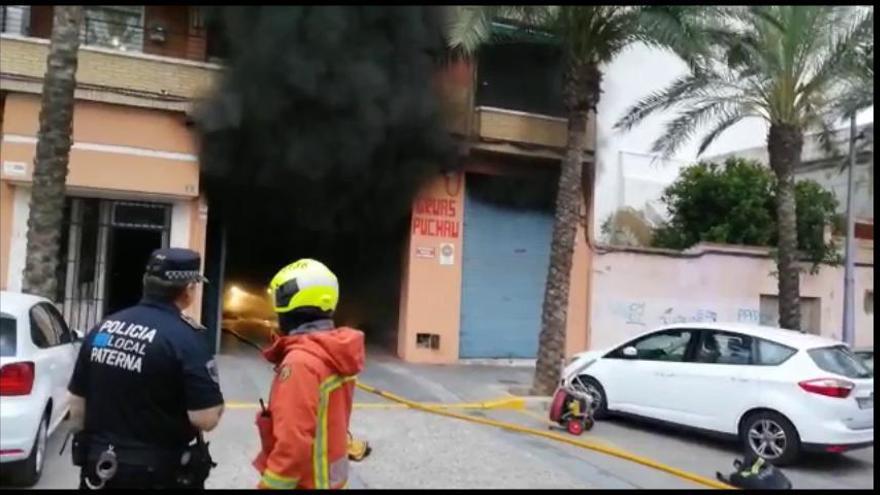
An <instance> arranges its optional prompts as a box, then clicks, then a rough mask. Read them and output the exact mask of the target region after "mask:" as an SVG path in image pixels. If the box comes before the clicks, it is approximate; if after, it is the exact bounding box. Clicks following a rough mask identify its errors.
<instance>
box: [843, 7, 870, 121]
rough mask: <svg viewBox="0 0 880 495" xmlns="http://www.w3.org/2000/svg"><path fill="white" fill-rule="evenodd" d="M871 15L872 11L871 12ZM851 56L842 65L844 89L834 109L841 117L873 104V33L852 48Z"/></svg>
mask: <svg viewBox="0 0 880 495" xmlns="http://www.w3.org/2000/svg"><path fill="white" fill-rule="evenodd" d="M871 16H873V11H872V12H871ZM853 55H854V56H853V57H848V62H849V64H848V65H847V66H846V67H844V69H843V71H842V73H843V74H842V75H843V77H844V81H843V82H844V89H843V90H842V93H843V94H842V95H841V96H840V99H839V100H838V101H837V102H836V104H835V109H836V110H837V112H838V113H839V114H840V115H841V116H843V117H849V116H850V115H852V114H854V113H857V112H859V111H861V110H864V109H866V108H868V107H870V106H871V105H873V104H874V33H873V30H872V31H871V33H870V37H868V36H866V37H865V39H863V40H862V42H861V43H859V44H857V45H856V46H855V48H854V52H853Z"/></svg>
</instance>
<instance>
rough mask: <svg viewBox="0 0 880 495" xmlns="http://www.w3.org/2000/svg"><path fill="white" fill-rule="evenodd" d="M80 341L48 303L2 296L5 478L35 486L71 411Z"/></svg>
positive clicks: (0, 446) (0, 401)
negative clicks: (70, 396) (69, 395)
mask: <svg viewBox="0 0 880 495" xmlns="http://www.w3.org/2000/svg"><path fill="white" fill-rule="evenodd" d="M77 340H78V339H77V338H76V337H75V336H74V334H73V333H72V332H71V331H70V329H69V328H68V327H67V324H66V323H65V321H64V318H63V316H62V315H61V313H60V312H59V311H58V309H57V308H55V306H54V305H53V304H52V303H51V302H50V301H48V300H46V299H43V298H40V297H36V296H31V295H26V294H20V293H13V292H0V474H2V476H3V477H8V478H10V481H12V482H13V483H15V484H20V485H26V486H30V485H33V484H35V483H36V482H37V481H38V480H39V479H40V476H41V475H42V470H43V462H44V460H45V456H46V444H47V439H48V437H49V435H51V434H52V432H54V431H55V429H56V428H57V427H58V425H59V424H60V423H61V422H62V421H63V419H64V417H65V415H66V414H67V411H68V399H67V384H68V382H69V380H70V376H71V373H72V372H73V366H74V363H75V361H76V355H77V352H78V350H79V345H78V342H77Z"/></svg>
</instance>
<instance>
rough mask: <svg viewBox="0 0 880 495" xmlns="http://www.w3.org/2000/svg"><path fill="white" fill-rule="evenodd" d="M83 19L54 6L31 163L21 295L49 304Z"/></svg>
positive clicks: (79, 12)
mask: <svg viewBox="0 0 880 495" xmlns="http://www.w3.org/2000/svg"><path fill="white" fill-rule="evenodd" d="M82 17H83V9H82V6H75V5H56V6H55V13H54V19H53V24H52V39H51V41H50V42H49V56H48V57H47V59H46V75H45V76H44V77H43V96H42V106H41V108H40V130H39V134H38V136H37V153H36V157H35V159H34V174H33V188H32V189H31V203H30V216H29V217H28V233H27V257H26V259H25V269H24V283H23V290H24V292H27V293H30V294H37V295H40V296H43V297H47V298H49V299H52V300H54V299H55V288H56V284H57V280H56V279H55V270H56V268H57V265H58V251H59V243H60V241H61V228H62V225H61V223H62V220H63V217H64V184H65V181H66V180H67V163H68V158H69V154H70V146H71V133H72V123H73V96H74V89H75V88H76V66H77V52H78V50H79V33H80V25H81V24H82Z"/></svg>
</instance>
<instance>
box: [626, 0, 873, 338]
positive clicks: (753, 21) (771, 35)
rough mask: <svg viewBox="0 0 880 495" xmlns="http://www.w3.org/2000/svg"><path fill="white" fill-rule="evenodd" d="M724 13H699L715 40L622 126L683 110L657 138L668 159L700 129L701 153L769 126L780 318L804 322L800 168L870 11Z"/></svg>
mask: <svg viewBox="0 0 880 495" xmlns="http://www.w3.org/2000/svg"><path fill="white" fill-rule="evenodd" d="M718 14H719V15H716V16H714V17H713V18H712V19H711V21H712V24H711V25H710V24H709V22H708V21H707V19H699V21H701V22H700V23H697V24H695V25H693V26H692V28H693V29H695V30H698V31H701V32H703V33H705V34H706V36H705V38H704V39H708V40H711V43H709V44H708V45H707V46H706V48H705V50H703V51H702V52H701V53H700V54H699V57H697V60H696V61H695V62H694V63H692V64H691V71H690V73H689V74H687V75H685V76H683V77H681V78H680V79H678V80H676V81H674V82H673V83H672V84H671V85H670V86H669V87H667V88H666V89H664V90H662V91H659V92H656V93H654V94H651V95H649V96H647V97H646V98H644V99H642V100H641V101H639V102H638V103H636V104H635V105H633V106H632V107H631V108H630V109H629V110H628V111H627V113H626V114H625V115H624V116H623V118H621V119H620V121H619V122H618V123H617V124H616V127H617V128H621V129H630V128H632V127H633V126H635V125H636V124H638V123H639V122H641V121H642V120H643V119H644V118H645V117H647V116H649V115H651V114H653V113H655V112H657V111H662V110H667V109H670V108H673V107H678V108H680V110H681V111H680V113H679V114H678V115H677V116H676V118H674V119H673V120H671V121H669V123H668V124H667V126H666V129H665V132H664V133H663V135H662V136H660V137H659V138H658V139H657V140H656V141H655V142H654V145H653V150H654V151H655V152H659V153H663V154H665V155H667V156H668V155H671V154H672V153H673V152H674V151H675V150H676V149H678V148H679V147H680V146H681V145H682V144H683V143H685V142H686V141H687V140H689V139H690V138H691V136H692V135H693V134H694V133H695V132H696V131H697V130H698V129H701V128H703V126H707V127H706V129H707V131H708V132H706V133H705V135H704V137H703V139H702V142H701V143H700V147H699V154H702V153H703V152H704V151H705V150H706V148H707V147H708V146H709V145H710V144H712V142H714V141H715V140H716V139H717V138H718V136H720V135H721V134H722V133H723V132H724V131H726V130H727V129H729V128H730V127H731V126H733V125H734V124H736V123H738V122H740V121H741V120H742V119H744V118H746V117H759V118H762V119H764V120H765V121H766V122H767V123H768V124H769V132H768V134H767V148H768V154H769V161H770V167H771V168H772V170H773V171H774V173H775V174H776V177H777V179H778V192H777V199H778V204H777V211H776V214H777V223H778V229H779V236H778V245H777V251H778V252H777V266H778V282H779V325H780V326H781V327H783V328H789V329H800V323H801V317H800V302H799V273H800V270H799V267H798V265H797V222H796V211H795V198H794V171H795V169H797V167H798V166H799V165H800V161H801V150H802V148H803V136H804V132H805V131H806V130H808V129H820V130H821V131H822V136H825V137H826V139H827V137H830V136H831V132H830V123H831V122H832V121H833V120H834V119H833V117H834V116H835V111H834V110H835V103H836V102H838V101H839V98H838V96H839V95H840V94H842V91H843V90H844V89H845V87H846V84H843V81H844V79H845V78H846V77H845V76H844V74H846V73H847V71H845V70H844V69H845V68H848V67H852V66H853V65H854V62H855V59H856V57H857V54H858V51H857V50H855V49H854V48H855V47H857V46H860V44H862V43H864V42H865V40H866V39H868V38H871V39H873V9H870V10H869V9H865V8H860V7H828V6H818V5H810V6H750V7H729V8H724V9H719V11H718ZM872 79H873V78H872ZM869 85H870V86H871V87H872V88H873V81H871V83H870V84H869ZM872 91H873V89H872Z"/></svg>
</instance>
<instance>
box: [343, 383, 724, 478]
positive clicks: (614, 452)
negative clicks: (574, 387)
mask: <svg viewBox="0 0 880 495" xmlns="http://www.w3.org/2000/svg"><path fill="white" fill-rule="evenodd" d="M357 387H358V388H359V389H361V390H363V391H365V392H369V393H371V394H374V395H378V396H379V397H383V398H385V399H388V400H390V401H394V402H397V403H400V404H404V405H406V406H408V407H410V408H412V409H418V410H420V411H425V412H429V413H432V414H438V415H440V416H447V417H450V418H456V419H462V420H464V421H470V422H471V423H478V424H483V425H488V426H494V427H496V428H502V429H505V430H510V431H515V432H518V433H526V434H529V435H535V436H539V437H544V438H548V439H550V440H555V441H557V442H562V443H567V444H569V445H574V446H575V447H580V448H582V449H587V450H593V451H596V452H601V453H603V454H608V455H610V456H613V457H617V458H620V459H624V460H627V461H631V462H635V463H637V464H641V465H643V466H647V467H650V468H653V469H656V470H658V471H663V472H665V473H668V474H671V475H673V476H676V477H678V478H682V479H685V480H688V481H692V482H694V483H697V484H699V485H703V486H707V487H709V488H717V489H721V490H730V489H733V487H732V486H730V485H728V484H726V483H722V482H720V481H718V480H714V479H711V478H706V477H705V476H700V475H698V474H694V473H689V472H687V471H683V470H681V469H678V468H674V467H672V466H667V465H665V464H661V463H659V462H657V461H654V460H652V459H648V458H647V457H642V456H639V455H635V454H630V453H629V452H625V451H622V450H619V449H615V448H613V447H608V446H605V445H597V444H594V443H592V442H587V441H584V440H576V439H574V438H571V437H568V436H565V435H560V434H558V433H552V432H549V431H542V430H538V429H535V428H529V427H526V426H521V425H517V424H514V423H507V422H504V421H496V420H494V419H487V418H479V417H475V416H468V415H466V414H460V413H456V412H453V411H448V410H445V409H441V408H438V407H434V406H426V405H424V404H420V403H418V402H414V401H411V400H408V399H404V398H403V397H400V396H398V395H395V394H393V393H391V392H386V391H384V390H379V389H377V388H376V387H371V386H370V385H367V384H365V383H361V382H357Z"/></svg>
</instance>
